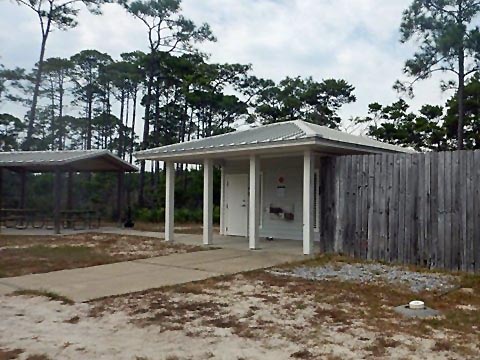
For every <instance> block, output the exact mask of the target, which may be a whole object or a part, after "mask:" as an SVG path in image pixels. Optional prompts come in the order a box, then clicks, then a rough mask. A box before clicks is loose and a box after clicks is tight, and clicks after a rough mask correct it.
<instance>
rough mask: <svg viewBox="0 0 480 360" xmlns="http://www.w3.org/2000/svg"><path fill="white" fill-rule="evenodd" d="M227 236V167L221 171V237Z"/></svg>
mask: <svg viewBox="0 0 480 360" xmlns="http://www.w3.org/2000/svg"><path fill="white" fill-rule="evenodd" d="M224 234H225V166H223V165H222V167H221V169H220V235H224Z"/></svg>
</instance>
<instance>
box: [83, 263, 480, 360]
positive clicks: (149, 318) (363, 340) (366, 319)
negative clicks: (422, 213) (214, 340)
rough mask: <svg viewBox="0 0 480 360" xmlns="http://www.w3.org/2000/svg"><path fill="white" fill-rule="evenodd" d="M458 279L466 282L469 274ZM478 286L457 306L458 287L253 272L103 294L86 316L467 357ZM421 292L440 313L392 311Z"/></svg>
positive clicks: (369, 353) (314, 344) (318, 346)
mask: <svg viewBox="0 0 480 360" xmlns="http://www.w3.org/2000/svg"><path fill="white" fill-rule="evenodd" d="M458 279H460V280H459V281H460V282H463V281H464V280H462V279H468V276H467V277H463V278H462V277H459V278H458ZM467 282H468V285H471V281H470V280H468V281H467ZM479 283H480V282H479ZM461 285H462V286H465V285H467V284H466V283H465V282H463V283H462V284H461ZM479 290H480V289H477V288H474V289H473V290H472V291H471V292H468V296H469V297H468V298H465V297H464V298H462V299H463V300H461V303H462V304H464V305H465V307H463V308H458V307H457V306H456V304H457V302H458V301H460V299H459V296H458V294H457V293H456V292H455V291H452V292H450V293H447V294H445V293H441V292H435V291H429V292H427V291H423V292H421V293H417V292H412V291H411V290H409V288H408V287H397V286H392V285H391V284H388V283H385V284H382V283H371V284H370V283H369V284H365V283H358V284H357V283H354V282H351V281H336V280H329V281H311V280H307V279H302V278H294V277H292V278H288V279H285V277H284V276H282V277H280V276H274V275H272V274H270V273H267V272H265V271H256V272H251V273H247V274H243V275H236V276H232V277H227V278H224V279H221V280H214V279H210V280H208V281H201V282H197V283H191V284H187V285H182V286H176V287H170V288H164V289H162V290H156V291H148V292H143V293H141V294H131V295H128V296H121V297H116V298H110V299H104V300H102V301H100V302H94V303H92V304H93V305H94V308H93V309H95V311H93V312H92V313H91V314H90V315H91V316H100V317H101V316H105V315H106V314H111V313H114V312H115V311H117V310H118V309H120V310H121V311H123V312H125V313H126V314H128V316H129V318H130V319H131V320H130V321H131V322H132V323H133V324H135V325H137V326H139V327H142V328H144V327H150V326H155V327H156V328H157V329H159V331H160V332H164V331H169V330H177V331H183V332H185V333H187V334H188V335H189V336H192V337H199V336H200V337H205V336H206V337H210V336H217V335H218V334H230V335H235V336H239V337H242V338H246V339H264V340H265V339H271V338H277V339H280V340H282V341H285V342H287V343H290V344H295V345H297V346H299V350H298V351H296V352H292V353H291V354H290V356H291V357H292V358H308V359H309V358H318V357H325V358H329V357H331V358H335V357H339V358H342V359H349V358H352V359H356V358H369V357H372V358H377V357H387V358H390V357H392V356H393V355H395V354H403V355H402V356H403V357H408V358H411V357H413V358H424V357H428V356H430V353H431V352H434V353H436V354H439V355H438V358H443V354H447V355H448V356H447V357H451V358H464V357H465V356H467V357H468V356H471V355H470V354H472V353H475V352H477V353H478V351H480V347H478V345H477V344H480V329H479V328H478V323H479V321H480V318H478V316H479V315H478V314H474V315H472V311H471V310H465V309H472V308H475V307H476V306H480V291H479ZM419 296H420V297H421V298H422V299H424V300H425V301H427V303H429V305H431V306H432V307H435V308H438V309H441V311H442V312H443V314H444V316H442V317H440V318H435V319H429V320H419V319H406V318H403V317H401V316H400V315H398V314H396V313H395V312H394V311H393V308H394V307H395V306H398V305H399V304H403V303H407V302H408V301H409V300H411V299H413V298H418V297H419ZM466 304H469V305H470V306H468V307H467V305H466ZM445 344H450V346H449V347H447V346H446V345H445ZM402 356H400V357H399V358H401V357H402ZM433 358H436V357H435V356H433Z"/></svg>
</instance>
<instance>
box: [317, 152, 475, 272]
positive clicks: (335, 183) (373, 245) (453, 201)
mask: <svg viewBox="0 0 480 360" xmlns="http://www.w3.org/2000/svg"><path fill="white" fill-rule="evenodd" d="M320 171H321V176H320V178H321V186H320V194H321V211H322V215H321V216H320V218H321V226H320V231H321V247H322V250H323V251H326V252H339V253H344V254H348V255H351V256H355V257H357V258H362V259H369V260H383V261H386V262H397V263H403V264H415V265H420V266H426V267H429V268H444V269H450V270H463V271H470V272H473V271H475V272H480V151H455V152H440V153H425V154H382V155H354V156H341V157H328V158H323V159H322V165H321V170H320Z"/></svg>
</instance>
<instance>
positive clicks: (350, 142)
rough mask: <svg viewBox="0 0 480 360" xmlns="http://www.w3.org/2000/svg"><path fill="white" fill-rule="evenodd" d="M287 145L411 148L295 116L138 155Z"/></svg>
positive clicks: (367, 149)
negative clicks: (348, 132) (282, 120)
mask: <svg viewBox="0 0 480 360" xmlns="http://www.w3.org/2000/svg"><path fill="white" fill-rule="evenodd" d="M286 145H290V146H306V145H310V146H314V147H318V150H319V151H325V152H329V151H331V152H333V153H351V154H354V153H357V154H358V153H379V152H396V153H398V152H412V151H411V150H409V149H407V148H403V147H399V146H395V145H391V144H386V143H383V142H380V141H377V140H373V139H370V138H367V137H363V136H357V135H352V134H347V133H345V132H342V131H338V130H333V129H330V128H327V127H325V126H320V125H316V124H311V123H308V122H305V121H301V120H295V121H288V122H281V123H275V124H270V125H265V126H260V127H256V128H252V129H248V130H243V131H236V132H231V133H227V134H222V135H217V136H212V137H208V138H204V139H199V140H193V141H187V142H183V143H178V144H173V145H167V146H162V147H158V148H154V149H149V150H144V151H139V152H137V153H136V154H135V156H136V157H137V158H138V159H140V160H147V159H155V160H162V159H170V158H176V157H179V158H180V157H182V158H184V157H186V156H190V155H192V156H193V155H199V154H203V155H206V154H215V153H217V154H218V153H226V152H238V151H246V150H260V149H262V148H263V149H265V148H270V149H274V148H275V147H282V148H285V146H286Z"/></svg>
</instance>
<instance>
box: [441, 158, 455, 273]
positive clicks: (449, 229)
mask: <svg viewBox="0 0 480 360" xmlns="http://www.w3.org/2000/svg"><path fill="white" fill-rule="evenodd" d="M452 155H453V152H446V153H445V226H444V231H445V239H444V264H445V268H447V269H452V243H453V241H454V240H453V239H454V237H456V236H455V233H454V231H453V226H455V224H452V222H453V221H452V220H453V218H454V215H453V213H454V202H455V199H454V197H453V196H452V190H453V189H455V184H454V179H455V178H454V176H453V175H454V173H456V172H457V171H458V169H457V167H456V166H455V165H456V164H455V161H454V159H453V156H452ZM454 167H455V169H454ZM452 225H453V226H452ZM455 241H458V240H457V239H455Z"/></svg>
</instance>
